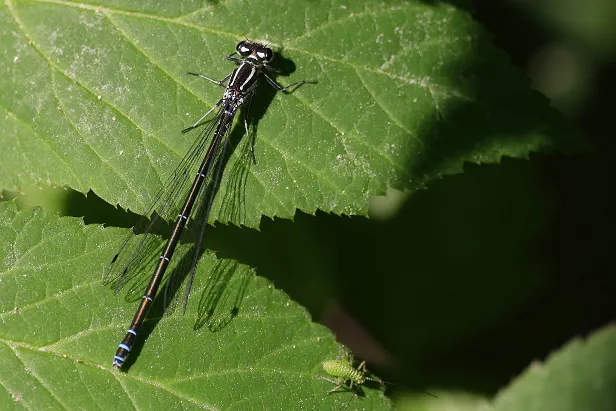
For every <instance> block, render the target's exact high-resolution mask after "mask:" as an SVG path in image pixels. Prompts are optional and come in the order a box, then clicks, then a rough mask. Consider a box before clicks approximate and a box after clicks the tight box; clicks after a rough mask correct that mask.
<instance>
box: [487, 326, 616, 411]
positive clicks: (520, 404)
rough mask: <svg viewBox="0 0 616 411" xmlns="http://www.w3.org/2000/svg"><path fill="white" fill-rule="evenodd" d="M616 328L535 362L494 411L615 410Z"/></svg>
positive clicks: (498, 400)
mask: <svg viewBox="0 0 616 411" xmlns="http://www.w3.org/2000/svg"><path fill="white" fill-rule="evenodd" d="M614 347H616V326H614V325H611V326H607V327H605V328H604V329H601V330H599V331H597V332H595V333H594V334H592V335H590V336H589V337H588V338H586V339H584V340H581V339H575V340H573V341H571V342H569V343H567V345H565V346H564V347H563V348H562V349H561V350H559V351H557V352H554V353H553V354H552V355H550V357H548V358H547V359H546V361H545V362H544V363H535V364H531V366H530V367H529V368H528V369H527V370H526V371H525V372H524V373H523V374H522V375H521V376H519V377H518V378H516V380H515V381H513V382H512V384H511V385H510V386H509V387H507V388H505V389H504V390H502V391H501V392H500V393H499V394H498V395H497V396H496V398H495V400H494V411H518V410H525V411H552V410H553V411H578V410H584V411H611V410H614V409H616V389H615V388H616V350H614Z"/></svg>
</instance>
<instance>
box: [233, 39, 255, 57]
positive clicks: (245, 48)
mask: <svg viewBox="0 0 616 411" xmlns="http://www.w3.org/2000/svg"><path fill="white" fill-rule="evenodd" d="M235 51H237V54H239V55H240V56H242V57H246V56H248V55H249V54H250V53H251V52H252V48H251V47H250V43H248V42H246V41H240V42H239V43H238V44H237V47H236V48H235Z"/></svg>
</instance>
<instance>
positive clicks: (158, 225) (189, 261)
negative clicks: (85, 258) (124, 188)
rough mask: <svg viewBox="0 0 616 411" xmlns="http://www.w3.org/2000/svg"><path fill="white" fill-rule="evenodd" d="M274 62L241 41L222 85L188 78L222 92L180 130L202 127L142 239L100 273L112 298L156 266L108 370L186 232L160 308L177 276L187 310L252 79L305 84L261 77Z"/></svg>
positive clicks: (259, 47) (117, 361)
mask: <svg viewBox="0 0 616 411" xmlns="http://www.w3.org/2000/svg"><path fill="white" fill-rule="evenodd" d="M235 54H238V55H239V56H240V58H237V57H234V55H235ZM273 58H274V53H273V51H272V49H271V48H269V47H267V46H266V45H263V44H261V43H256V42H251V41H248V40H246V41H242V42H240V43H239V44H238V45H237V47H236V48H235V52H233V53H231V54H230V55H228V56H227V57H226V59H227V60H230V61H233V62H235V63H236V64H238V65H239V67H237V68H236V69H235V70H233V71H232V72H231V73H230V74H229V75H227V76H226V77H225V78H223V79H222V80H220V81H216V80H213V79H211V78H209V77H206V76H204V75H201V74H196V73H188V74H191V75H194V76H198V77H201V78H203V79H205V80H208V81H211V82H212V83H214V84H218V85H219V86H222V87H225V92H224V94H223V96H222V98H221V99H220V100H218V102H217V103H216V104H215V105H214V107H212V109H211V110H209V111H208V112H207V113H205V114H204V115H203V117H201V118H200V119H199V121H197V122H196V123H195V124H194V125H192V126H190V127H188V128H186V129H184V130H183V131H182V132H183V133H185V132H188V131H190V130H192V129H194V128H197V127H201V126H205V128H204V129H203V131H202V132H201V133H200V134H199V137H198V138H197V140H196V141H195V143H194V144H193V145H192V147H191V148H190V150H189V151H188V153H187V154H186V155H185V156H184V158H183V159H182V161H181V162H180V164H179V165H178V166H177V168H176V169H175V171H174V172H173V174H172V175H171V177H170V178H169V179H168V180H167V182H166V183H165V185H164V186H163V188H162V190H161V191H160V192H159V194H158V195H157V196H156V200H155V201H154V204H152V206H151V207H150V208H149V209H148V211H147V212H146V214H145V216H146V217H145V218H143V219H142V220H141V221H140V222H139V223H138V224H137V225H136V226H135V228H134V229H133V231H134V232H135V233H144V234H143V235H141V236H134V235H132V233H131V235H130V236H129V237H128V238H127V239H126V240H125V241H124V243H123V244H122V246H121V248H120V250H119V251H118V253H117V254H116V255H115V256H114V257H113V259H112V260H111V262H110V263H109V266H108V268H107V270H106V271H105V274H104V278H105V280H104V282H105V283H110V282H112V281H115V282H116V284H115V291H116V293H117V292H118V291H119V289H120V288H122V287H123V286H124V285H125V284H126V283H127V282H128V281H129V280H130V279H132V278H133V277H134V276H135V275H136V273H137V272H139V271H141V270H143V269H144V267H147V266H148V265H149V264H151V265H154V264H155V268H154V273H153V274H152V278H151V279H150V282H149V283H148V285H147V287H146V290H145V293H144V295H143V297H142V298H141V302H140V303H139V307H138V308H137V312H136V313H135V316H134V318H133V321H132V323H131V325H130V327H129V328H128V331H127V332H126V335H125V336H124V339H123V340H122V342H121V343H120V345H119V346H118V349H117V351H116V353H115V356H114V357H113V367H115V368H118V369H119V368H120V367H122V365H123V364H124V362H125V361H126V358H127V357H128V354H129V353H130V350H131V348H133V346H134V344H135V341H136V339H137V334H138V333H139V330H140V328H141V326H142V325H143V322H144V320H145V318H146V316H147V314H148V310H149V309H150V307H151V306H152V303H153V301H154V298H155V297H156V293H157V291H158V288H159V286H160V284H161V282H162V281H163V278H164V277H165V272H166V270H167V268H168V266H169V263H170V261H171V258H172V256H173V253H174V251H175V250H176V247H177V245H178V242H179V241H180V239H181V238H182V239H183V238H184V237H183V233H184V232H185V231H191V232H192V233H194V235H195V236H196V237H195V238H196V241H195V244H194V245H193V247H192V250H193V251H191V252H190V253H188V254H187V255H185V256H184V257H183V259H182V264H180V265H179V266H178V269H176V270H174V272H173V273H172V274H171V275H170V276H169V278H168V279H167V285H166V290H165V305H167V297H168V295H167V294H169V290H173V288H174V287H171V286H170V284H172V283H175V284H177V282H178V281H180V282H181V279H183V278H184V277H181V275H182V274H185V275H187V276H188V279H187V283H186V289H185V293H184V306H183V309H184V311H185V310H186V301H187V299H188V295H189V293H190V288H191V285H192V280H193V277H194V275H195V266H196V264H197V260H198V258H199V250H200V249H201V246H202V244H203V235H204V232H205V227H206V225H207V220H208V216H209V212H210V209H211V206H212V201H213V199H214V196H215V194H216V191H217V188H218V182H219V179H220V175H221V171H222V169H223V163H224V161H225V160H224V157H225V150H226V148H227V146H228V143H229V141H228V140H229V134H230V130H231V128H232V124H233V119H234V118H235V115H236V113H237V110H238V109H239V108H240V107H241V106H242V105H244V104H246V103H247V102H249V101H250V98H251V97H252V95H253V94H254V91H255V87H256V85H257V79H258V78H259V77H260V75H261V76H263V78H265V80H266V81H267V83H269V85H271V86H272V87H274V88H275V89H276V90H277V91H281V92H287V90H289V89H290V88H293V87H298V86H300V85H302V84H304V83H306V82H305V81H300V82H298V83H295V84H292V85H290V86H287V87H281V86H280V85H279V84H278V83H276V82H275V81H274V80H272V79H271V78H270V77H269V76H268V75H267V74H266V73H265V72H266V71H270V72H279V71H280V70H279V69H277V68H274V67H271V66H269V65H268V64H269V63H270V62H271V61H272V60H273ZM225 84H226V86H225ZM214 110H217V111H216V113H215V114H214V116H213V118H212V119H211V120H209V121H208V120H206V118H207V117H208V115H209V114H210V113H212V112H213V111H214ZM204 120H205V121H204ZM244 127H245V129H246V134H247V135H248V122H247V120H246V118H244ZM208 142H209V145H208ZM206 146H207V149H206ZM204 150H205V155H204V156H203V160H202V161H201V163H200V164H199V163H198V161H199V159H200V158H201V154H202V153H203V151H204ZM197 166H198V167H197ZM193 173H194V174H193ZM192 175H195V177H194V180H192V184H190V181H191V176H192ZM173 219H175V224H174V226H173V229H172V230H171V234H170V236H169V239H168V240H167V244H166V245H165V246H164V247H161V246H160V245H157V244H160V243H158V242H157V240H156V236H155V235H154V236H153V235H152V234H159V231H161V230H162V229H163V228H164V227H165V225H166V224H168V222H169V221H172V220H173ZM189 219H190V221H191V230H184V228H185V227H186V224H187V222H188V220H189ZM153 249H158V250H161V249H162V250H163V251H162V253H161V254H160V257H158V261H157V262H156V263H154V262H151V261H148V260H149V259H150V258H151V255H152V253H153ZM182 268H186V269H187V270H185V271H187V272H184V273H181V271H182Z"/></svg>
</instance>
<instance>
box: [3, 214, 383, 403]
mask: <svg viewBox="0 0 616 411" xmlns="http://www.w3.org/2000/svg"><path fill="white" fill-rule="evenodd" d="M124 234H125V232H124V230H120V229H102V228H101V227H100V226H94V225H89V226H84V225H83V223H82V222H81V221H80V220H79V219H77V218H66V217H65V218H60V217H57V216H46V215H45V213H44V212H43V211H42V210H41V209H30V210H26V211H22V212H17V211H16V209H15V206H14V204H13V203H10V202H0V247H1V248H0V285H1V287H0V387H2V390H0V392H2V394H0V408H1V409H7V408H8V407H10V406H11V404H13V405H14V406H16V407H20V406H23V407H24V408H28V409H56V408H63V409H93V408H95V407H98V408H102V409H129V408H138V409H155V408H156V409H172V408H173V409H175V408H178V409H180V408H181V409H193V408H206V409H242V410H245V409H268V410H273V409H297V407H298V406H301V408H302V409H332V408H335V407H340V406H343V405H344V404H346V403H347V402H348V401H349V400H350V401H356V404H361V406H365V407H367V408H368V409H388V408H390V404H389V401H388V400H387V399H385V397H383V394H382V392H381V391H379V390H373V389H368V388H367V389H365V390H364V394H365V396H364V397H361V398H359V399H353V395H352V393H350V392H343V393H340V394H329V395H328V394H327V391H328V390H329V389H331V387H332V385H331V384H330V383H329V382H327V381H324V380H321V379H318V378H317V376H319V375H326V374H324V372H323V371H322V369H321V362H322V361H324V360H328V359H333V358H335V357H336V355H337V353H338V348H337V346H336V344H335V341H334V339H333V337H332V335H331V333H329V332H328V331H327V330H326V329H325V327H323V326H320V325H317V324H314V323H311V322H310V317H309V315H308V314H307V312H306V310H305V309H303V308H302V307H300V306H298V305H297V304H296V303H294V302H292V301H290V300H289V298H288V297H287V296H286V295H285V294H283V293H282V292H280V291H278V290H276V289H275V288H274V287H273V286H272V285H271V283H270V282H268V281H267V280H266V279H264V278H256V277H255V275H254V273H253V272H252V270H250V269H248V268H247V267H246V266H243V265H240V264H238V263H235V262H233V261H230V260H216V259H215V258H213V256H212V255H209V254H208V255H206V256H205V257H204V258H203V259H202V260H201V263H200V265H199V267H198V273H197V275H196V281H195V285H194V288H193V291H192V294H193V297H192V299H191V300H190V302H189V306H188V309H187V313H186V315H184V316H181V315H175V314H174V315H169V316H163V317H162V318H161V316H160V309H157V308H156V306H155V308H154V310H153V311H154V312H153V313H151V314H152V315H150V317H149V318H150V320H149V321H148V323H147V324H146V327H145V328H146V331H145V335H146V336H147V340H146V341H145V343H143V344H140V345H138V346H137V347H136V350H137V353H135V354H132V355H133V356H134V357H135V358H138V360H137V361H135V362H134V363H129V364H128V365H129V372H128V373H123V372H122V373H119V372H116V371H115V370H114V369H113V368H112V367H111V360H112V357H113V353H114V351H115V349H116V345H117V343H118V342H119V340H120V339H121V338H122V336H123V334H124V331H125V329H126V326H127V323H128V321H129V320H130V318H131V316H132V314H133V310H134V309H135V302H134V301H126V299H125V298H119V297H118V298H113V297H112V290H111V289H109V288H103V287H101V284H100V280H101V271H102V267H103V266H104V265H105V264H106V263H107V262H108V260H109V256H110V254H112V253H113V251H114V250H115V248H116V247H117V246H118V241H119V240H121V238H122V237H123V236H124ZM120 295H121V296H125V297H129V296H130V294H129V293H127V292H126V290H124V289H123V290H121V291H120ZM128 299H129V300H130V298H128ZM158 301H160V300H158ZM157 311H158V315H157ZM195 328H196V329H195ZM135 358H133V359H135ZM129 361H130V358H129Z"/></svg>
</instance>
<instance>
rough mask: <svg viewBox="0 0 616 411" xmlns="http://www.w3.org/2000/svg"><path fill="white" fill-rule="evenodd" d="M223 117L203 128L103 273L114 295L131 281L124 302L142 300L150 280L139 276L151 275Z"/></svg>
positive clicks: (216, 115) (219, 115) (218, 114)
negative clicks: (112, 286)
mask: <svg viewBox="0 0 616 411" xmlns="http://www.w3.org/2000/svg"><path fill="white" fill-rule="evenodd" d="M222 114H223V112H222V110H221V109H220V108H219V109H218V110H217V112H216V114H215V115H214V117H213V118H212V119H211V120H210V121H209V122H208V123H207V124H206V125H205V128H204V129H203V130H202V131H201V133H200V134H199V137H198V138H197V139H196V140H195V142H194V143H193V145H192V146H191V147H190V149H189V150H188V152H187V153H186V155H185V156H184V158H183V159H182V160H181V161H180V163H179V165H178V166H177V167H176V169H175V170H174V171H173V173H172V174H171V176H170V177H169V178H168V179H167V181H166V182H165V184H164V185H163V188H162V189H161V190H160V191H159V192H158V194H157V195H156V198H155V199H154V202H153V203H152V205H151V206H150V207H149V208H148V210H147V211H146V212H145V214H144V216H142V217H141V219H140V220H139V221H138V222H137V224H136V225H135V227H134V228H133V230H132V231H133V232H132V233H130V234H129V235H128V236H127V237H126V239H125V240H124V241H123V243H122V245H121V246H120V249H119V250H118V252H117V253H116V254H115V255H114V257H113V258H112V259H111V261H110V263H109V264H108V265H107V267H106V268H105V270H104V271H103V284H104V285H107V284H114V290H115V293H117V292H118V291H119V290H120V289H122V288H123V287H124V286H125V285H126V284H127V283H129V282H131V286H130V288H129V293H128V296H127V299H129V300H133V299H138V298H140V297H141V293H142V292H143V289H144V288H145V285H146V284H147V282H148V281H149V278H148V277H147V276H145V277H144V276H142V275H140V274H142V273H143V272H144V271H149V272H150V273H151V272H152V271H153V270H154V267H155V265H156V263H157V261H158V256H159V255H160V251H161V249H162V247H163V245H164V241H163V238H166V237H168V236H169V233H170V231H171V228H172V227H173V224H174V222H175V220H176V218H177V216H178V214H179V213H180V210H181V207H182V205H183V203H184V201H185V199H186V196H187V194H188V191H189V189H190V186H191V185H192V183H193V180H194V177H195V175H196V173H197V170H198V168H199V165H200V162H201V160H202V157H203V153H204V152H205V149H206V147H207V145H208V141H209V140H210V137H211V135H212V134H213V133H214V131H215V130H216V126H217V124H218V120H219V119H220V117H221V116H222ZM193 214H194V213H193ZM187 229H188V230H187V231H192V230H191V229H190V227H187ZM185 231H186V230H185Z"/></svg>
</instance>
